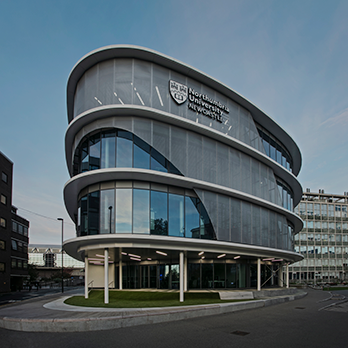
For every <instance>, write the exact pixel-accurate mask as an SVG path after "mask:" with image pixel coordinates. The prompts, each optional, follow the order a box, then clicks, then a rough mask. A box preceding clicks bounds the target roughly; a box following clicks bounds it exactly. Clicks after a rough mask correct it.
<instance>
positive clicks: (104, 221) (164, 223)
mask: <svg viewBox="0 0 348 348" xmlns="http://www.w3.org/2000/svg"><path fill="white" fill-rule="evenodd" d="M115 185H116V188H115V189H108V190H98V191H93V192H90V193H88V194H85V195H82V196H81V197H80V200H79V214H78V224H77V231H78V232H77V233H78V236H85V235H93V234H106V233H141V234H153V235H163V236H175V237H187V238H204V239H216V236H215V234H214V230H213V227H212V225H211V222H210V220H209V217H208V215H207V212H206V210H205V208H204V207H203V205H202V203H201V201H200V200H199V198H197V197H193V196H192V195H194V194H193V192H191V193H190V195H189V196H188V195H185V194H174V193H171V192H170V191H171V190H173V189H172V188H171V187H167V186H161V187H160V191H159V190H156V189H155V187H156V185H155V186H154V188H150V184H147V183H139V182H133V183H132V182H127V183H125V182H121V185H122V186H123V187H120V188H118V187H117V186H118V182H116V183H115ZM139 187H142V188H139ZM145 187H148V188H145ZM174 190H175V188H174ZM114 221H116V224H115V223H114Z"/></svg>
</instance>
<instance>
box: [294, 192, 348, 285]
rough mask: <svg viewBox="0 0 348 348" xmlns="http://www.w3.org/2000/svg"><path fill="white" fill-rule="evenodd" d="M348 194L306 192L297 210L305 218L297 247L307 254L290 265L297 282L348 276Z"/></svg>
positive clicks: (321, 280)
mask: <svg viewBox="0 0 348 348" xmlns="http://www.w3.org/2000/svg"><path fill="white" fill-rule="evenodd" d="M347 206H348V193H347V192H344V194H343V195H337V194H330V193H325V192H324V190H322V189H320V190H319V193H318V192H310V189H307V190H306V192H304V193H303V196H302V200H301V202H300V204H299V205H298V206H297V207H296V209H295V212H296V213H297V214H298V215H299V216H300V217H301V218H302V219H303V221H304V225H303V229H302V231H301V232H300V233H299V234H297V235H296V236H295V250H296V251H297V252H299V253H301V254H302V255H303V256H304V259H303V260H302V261H300V262H296V263H294V264H292V265H291V266H290V279H291V280H292V281H293V282H309V283H315V282H342V281H344V280H347V279H348V276H347V272H348V215H347Z"/></svg>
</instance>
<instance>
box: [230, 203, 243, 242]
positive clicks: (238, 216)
mask: <svg viewBox="0 0 348 348" xmlns="http://www.w3.org/2000/svg"><path fill="white" fill-rule="evenodd" d="M230 204H231V242H235V243H241V242H242V202H241V201H240V200H238V199H235V198H230Z"/></svg>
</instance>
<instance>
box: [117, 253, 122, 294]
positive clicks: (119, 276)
mask: <svg viewBox="0 0 348 348" xmlns="http://www.w3.org/2000/svg"><path fill="white" fill-rule="evenodd" d="M118 259H119V262H118V289H119V290H122V289H123V287H122V249H121V248H120V250H119V255H118Z"/></svg>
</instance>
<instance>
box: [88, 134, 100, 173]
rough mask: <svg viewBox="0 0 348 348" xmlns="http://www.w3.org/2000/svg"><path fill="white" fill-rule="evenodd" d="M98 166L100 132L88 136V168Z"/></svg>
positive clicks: (96, 167) (97, 167) (91, 168)
mask: <svg viewBox="0 0 348 348" xmlns="http://www.w3.org/2000/svg"><path fill="white" fill-rule="evenodd" d="M99 168H100V133H97V134H95V135H93V136H91V137H90V138H89V170H95V169H99Z"/></svg>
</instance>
